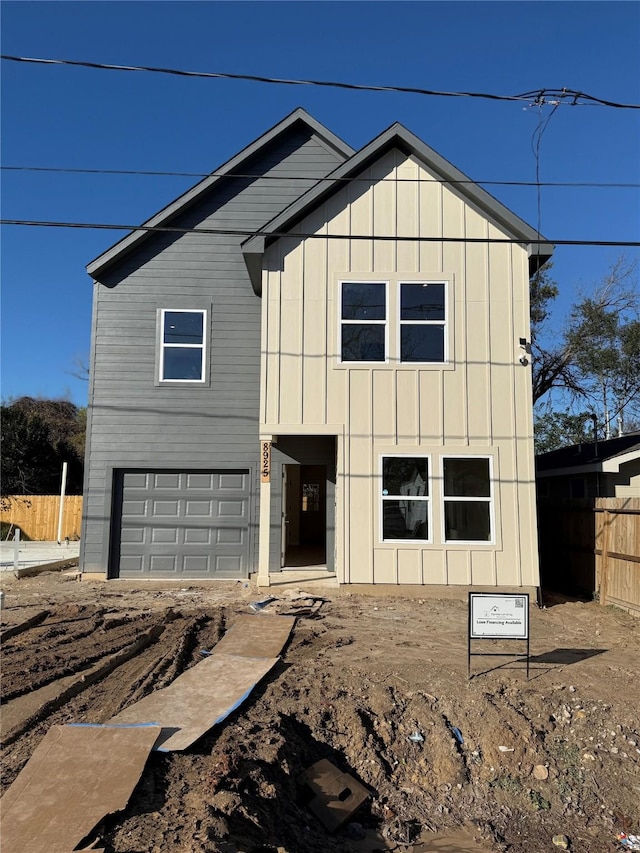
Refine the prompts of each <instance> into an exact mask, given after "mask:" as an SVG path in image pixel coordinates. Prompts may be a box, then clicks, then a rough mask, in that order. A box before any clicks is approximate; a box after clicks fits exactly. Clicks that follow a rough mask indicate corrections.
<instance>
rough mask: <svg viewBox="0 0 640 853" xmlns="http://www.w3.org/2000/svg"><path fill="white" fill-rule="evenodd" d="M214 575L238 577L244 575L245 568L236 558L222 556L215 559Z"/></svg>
mask: <svg viewBox="0 0 640 853" xmlns="http://www.w3.org/2000/svg"><path fill="white" fill-rule="evenodd" d="M215 570H216V573H217V574H220V575H224V576H225V577H229V576H234V577H238V576H241V575H243V574H244V571H245V567H244V566H243V565H242V560H241V558H240V557H238V556H224V555H222V554H220V555H218V556H217V557H216V567H215Z"/></svg>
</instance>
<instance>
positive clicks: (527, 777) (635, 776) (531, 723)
mask: <svg viewBox="0 0 640 853" xmlns="http://www.w3.org/2000/svg"><path fill="white" fill-rule="evenodd" d="M1 585H2V588H3V589H4V591H5V599H4V608H3V610H2V614H1V616H2V628H3V633H4V634H5V639H4V641H3V644H2V674H3V708H2V710H3V714H2V788H3V790H6V787H7V786H8V785H10V784H11V782H12V781H13V780H14V779H15V778H16V776H17V775H18V773H19V771H20V770H21V768H22V767H23V766H24V764H25V763H26V761H27V760H28V759H29V757H30V755H31V754H32V752H33V750H34V748H35V747H36V745H37V744H38V743H39V741H40V740H41V739H42V737H43V735H44V734H45V732H46V731H47V730H48V728H49V727H50V726H51V725H53V724H63V723H70V722H90V723H101V722H104V721H106V720H108V719H110V718H111V717H112V716H114V715H115V714H116V713H118V712H119V711H120V710H122V709H123V708H125V707H127V706H128V705H130V704H131V703H132V702H135V701H137V700H138V699H140V698H141V697H143V696H145V695H146V694H148V693H149V692H151V691H153V690H155V689H158V688H159V687H163V686H166V685H167V684H169V683H170V682H171V681H172V680H173V679H174V678H175V677H176V676H177V675H179V674H180V673H181V672H183V671H184V670H185V669H187V668H188V667H191V666H194V665H197V664H198V662H199V661H201V660H202V659H203V657H202V654H201V650H203V649H204V650H210V649H211V648H213V646H215V644H216V642H217V641H218V640H219V639H220V638H221V637H222V636H223V634H224V633H225V631H226V630H227V629H228V628H230V627H231V626H232V625H233V623H234V620H235V619H236V618H237V616H238V615H239V614H247V613H250V612H251V610H250V608H249V605H250V603H251V602H252V601H256V600H258V599H260V598H264V597H265V591H264V590H262V591H260V592H259V591H257V590H256V588H255V587H254V586H252V585H250V584H243V583H232V582H228V583H227V582H224V583H219V584H216V585H201V586H195V585H193V586H187V587H186V588H180V587H178V586H176V585H169V584H164V585H160V584H159V585H152V584H149V583H147V584H144V585H143V584H134V583H128V582H111V583H108V584H107V583H92V582H88V581H83V582H78V581H74V580H70V579H68V578H65V576H64V575H62V574H55V573H48V574H44V575H40V576H38V577H35V578H25V579H22V580H17V579H15V578H14V577H13V576H12V575H9V576H4V577H3V578H2V581H1ZM306 589H307V590H308V589H309V587H307V588H306ZM270 593H271V594H272V595H276V596H278V600H277V601H276V602H274V603H272V604H271V605H270V606H269V607H268V608H266V610H265V612H267V613H278V612H281V613H283V612H287V611H288V610H291V607H292V598H291V591H290V590H289V591H288V590H286V589H279V588H277V587H275V588H272V589H271V590H270ZM313 594H314V595H317V596H320V595H321V596H323V597H324V598H325V601H324V602H323V603H322V605H321V606H320V609H319V610H318V611H317V612H316V613H311V614H310V615H306V616H299V617H298V619H297V621H296V624H295V627H294V630H293V633H292V636H291V640H290V642H289V644H288V645H287V647H286V648H285V649H284V650H283V653H282V661H281V663H280V664H278V665H277V667H276V668H275V669H274V670H272V672H271V673H270V674H269V675H268V676H267V678H266V679H265V680H264V681H262V682H261V683H260V684H259V685H258V686H257V688H256V689H255V690H254V692H253V693H252V694H251V695H250V697H249V698H248V700H246V701H245V703H244V704H243V705H242V706H241V707H240V708H239V709H238V710H237V711H235V712H234V713H233V715H232V716H230V717H229V718H227V720H226V721H225V722H223V723H222V724H221V725H219V726H218V727H216V728H214V729H213V730H211V731H210V732H209V733H208V734H207V735H205V736H204V737H203V738H201V739H200V740H199V741H198V742H197V743H196V744H195V745H194V746H193V747H192V748H191V749H189V750H188V751H186V752H184V753H158V752H154V753H152V754H151V755H150V757H149V759H148V761H147V765H146V768H145V771H144V773H143V776H142V778H141V780H140V783H139V784H138V786H137V787H136V789H135V791H134V793H133V795H132V797H131V799H130V801H129V805H128V807H127V809H126V811H124V812H121V813H119V814H116V815H111V816H109V817H108V818H107V819H106V820H105V821H104V822H103V823H102V824H101V825H100V826H99V827H98V828H97V830H96V832H95V833H94V834H93V836H92V839H90V840H95V839H99V840H100V846H103V847H105V849H106V851H107V853H124V851H127V853H134V851H135V852H136V853H138V852H139V853H165V851H181V852H182V851H184V853H187V852H188V853H196V851H197V852H198V853H200V851H212V853H213V852H214V851H216V853H238V852H239V851H243V853H258V851H260V852H261V853H276V852H277V853H316V851H317V853H338V851H345V853H346V851H375V850H397V851H407V853H409V851H412V850H413V851H416V853H417V851H427V850H434V851H435V850H439V851H445V850H446V851H458V850H465V851H466V850H482V851H510V853H538V852H540V853H542V851H547V850H549V851H551V850H557V849H559V847H558V846H554V842H553V838H554V836H559V835H563V836H566V839H567V840H568V845H569V846H568V849H570V850H572V851H575V853H605V851H614V850H616V849H622V848H619V847H618V844H617V842H616V835H617V833H619V832H622V831H627V832H628V833H637V832H638V831H639V830H640V807H639V804H640V726H639V712H638V709H639V708H640V678H639V672H640V620H638V619H634V618H633V617H632V616H629V615H628V614H626V613H624V612H622V611H620V610H618V609H615V608H611V607H609V608H605V607H600V606H599V605H597V604H595V603H588V604H585V603H581V602H566V601H557V600H551V599H549V600H548V601H547V602H546V603H547V606H546V607H545V608H544V609H539V608H538V607H536V606H535V605H534V604H532V608H531V654H532V660H531V673H530V678H529V680H527V679H526V674H525V665H524V663H523V662H521V661H514V660H511V659H510V658H508V657H502V658H500V657H491V658H490V657H474V658H473V659H472V672H473V677H472V678H471V680H468V678H467V640H466V637H467V604H466V601H458V600H447V599H444V600H433V599H430V598H424V599H421V598H413V599H408V598H404V597H402V596H401V595H400V593H399V594H398V595H397V596H393V597H391V596H388V595H385V596H375V597H374V596H372V595H362V594H356V592H355V591H354V592H345V591H342V590H336V589H334V590H314V591H313ZM293 603H295V602H293ZM255 618H256V619H259V618H261V617H260V614H256V615H255ZM29 621H31V623H32V624H31V627H26V625H28V623H29ZM12 626H21V627H22V630H18V631H16V632H15V633H13V635H12V636H11V633H12V632H11V630H10V631H9V635H8V636H6V631H7V629H8V628H9V629H11V627H12ZM474 650H476V651H483V652H489V651H498V650H502V651H511V650H513V651H514V653H519V652H522V651H523V645H522V644H521V643H520V644H518V643H516V644H513V643H512V644H511V645H509V644H503V645H502V646H500V647H498V646H494V645H492V643H491V642H486V641H485V642H484V643H482V644H476V645H475V646H474ZM79 673H84V674H85V675H86V677H85V679H84V680H83V681H79V680H78V677H77V676H78V674H79ZM456 729H457V730H459V733H460V735H461V737H462V740H463V742H462V743H461V742H460V738H459V737H457V736H456V735H457V732H456V731H455V730H456ZM412 735H413V736H414V737H413V739H412V738H411V736H412ZM322 758H326V759H329V760H330V761H331V762H333V763H334V764H335V765H336V766H337V767H338V768H339V769H340V770H342V771H345V772H348V773H350V774H352V775H353V776H355V777H356V778H357V779H358V780H360V782H362V783H363V784H364V785H365V786H366V787H367V788H368V789H369V791H370V792H371V796H370V797H369V799H368V800H367V801H366V802H365V804H364V805H363V806H361V808H360V809H359V810H358V811H357V812H356V814H354V815H353V816H352V817H351V818H350V820H349V821H348V822H347V823H346V824H345V825H344V826H343V827H342V828H341V829H340V830H338V831H337V832H336V833H334V834H329V833H328V832H327V831H326V830H325V829H324V828H323V826H322V824H321V823H320V822H319V820H318V819H317V818H316V817H315V816H314V815H313V814H312V813H311V812H310V811H309V809H308V807H307V806H306V805H305V802H304V801H303V799H302V797H301V790H300V787H299V785H298V784H297V781H296V780H297V777H298V775H299V774H300V773H301V772H302V771H303V770H305V769H306V768H308V767H309V766H310V765H312V764H313V763H314V762H316V761H318V760H319V759H322ZM52 784H55V780H52ZM434 833H435V834H434ZM438 833H441V834H438ZM455 838H457V839H459V841H458V842H456V841H454V840H452V839H455ZM463 838H464V839H466V841H462V839H463ZM473 839H475V843H474V841H473ZM557 842H558V839H557V838H556V843H557ZM562 843H565V842H564V841H563V842H562Z"/></svg>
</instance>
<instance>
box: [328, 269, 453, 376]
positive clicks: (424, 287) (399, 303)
mask: <svg viewBox="0 0 640 853" xmlns="http://www.w3.org/2000/svg"><path fill="white" fill-rule="evenodd" d="M385 278H386V276H385ZM450 288H451V284H450V282H447V281H442V280H439V281H438V280H436V281H433V280H425V279H412V280H410V281H408V280H407V279H406V278H403V277H400V276H398V275H397V274H391V275H390V276H389V278H388V279H387V280H386V281H358V280H347V281H345V280H342V281H340V283H339V301H340V308H339V318H338V319H339V352H340V356H339V363H340V364H350V363H352V362H373V363H380V362H383V363H387V364H389V365H396V366H398V365H403V364H406V365H412V364H432V365H438V366H440V365H448V366H452V365H451V364H450V355H449V353H450V348H451V340H450V337H451V334H452V332H451V329H450V328H449V327H450V325H451V317H450V312H449V307H448V303H449V299H450V293H449V290H450Z"/></svg>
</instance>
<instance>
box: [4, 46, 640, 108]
mask: <svg viewBox="0 0 640 853" xmlns="http://www.w3.org/2000/svg"><path fill="white" fill-rule="evenodd" d="M0 59H4V60H8V61H10V62H29V63H35V64H39V65H68V66H74V67H76V68H96V69H100V70H105V71H135V72H141V71H144V72H149V73H152V74H172V75H175V76H178V77H201V78H207V79H223V80H249V81H252V82H254V83H273V84H280V85H286V86H330V87H333V88H337V89H351V90H355V91H365V92H404V93H407V94H412V95H431V96H437V97H443V98H484V99H487V100H491V101H528V102H533V103H534V104H535V105H539V104H553V105H554V106H555V104H556V102H557V103H558V104H563V105H568V106H574V107H575V106H587V105H591V106H604V107H615V108H616V109H630V110H637V109H640V104H623V103H619V102H616V101H609V100H606V99H604V98H597V97H595V96H593V95H588V94H586V93H584V92H579V91H577V90H575V89H566V88H562V89H548V88H543V89H534V90H533V91H531V92H523V93H521V94H518V95H496V94H493V93H490V92H447V91H439V90H436V89H421V88H417V87H414V86H372V85H365V84H358V83H344V82H338V81H335V80H299V79H290V78H282V77H265V76H262V75H255V74H228V73H223V72H219V71H185V70H180V69H177V68H158V67H154V66H149V65H113V64H107V63H103V62H84V61H80V60H76V59H44V58H41V57H32V56H10V55H8V54H0Z"/></svg>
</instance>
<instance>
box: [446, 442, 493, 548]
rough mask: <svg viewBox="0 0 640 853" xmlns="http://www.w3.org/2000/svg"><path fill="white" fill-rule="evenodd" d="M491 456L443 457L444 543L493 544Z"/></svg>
mask: <svg viewBox="0 0 640 853" xmlns="http://www.w3.org/2000/svg"><path fill="white" fill-rule="evenodd" d="M491 468H492V459H491V457H489V456H445V457H443V458H442V500H443V513H442V515H443V528H444V529H443V537H444V539H443V541H444V542H493V529H494V522H493V514H494V512H493V478H492V470H491Z"/></svg>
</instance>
